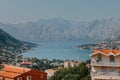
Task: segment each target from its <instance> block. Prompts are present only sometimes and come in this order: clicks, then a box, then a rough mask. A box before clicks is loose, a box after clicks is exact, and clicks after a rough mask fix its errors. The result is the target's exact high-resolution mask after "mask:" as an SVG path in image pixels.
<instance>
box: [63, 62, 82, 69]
mask: <svg viewBox="0 0 120 80" xmlns="http://www.w3.org/2000/svg"><path fill="white" fill-rule="evenodd" d="M80 63H81V62H78V61H66V62H64V68H69V67H77V66H78V65H79V64H80Z"/></svg>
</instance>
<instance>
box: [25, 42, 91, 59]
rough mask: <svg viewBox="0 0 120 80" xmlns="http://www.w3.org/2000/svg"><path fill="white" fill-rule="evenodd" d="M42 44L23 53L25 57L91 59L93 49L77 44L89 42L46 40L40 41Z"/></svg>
mask: <svg viewBox="0 0 120 80" xmlns="http://www.w3.org/2000/svg"><path fill="white" fill-rule="evenodd" d="M39 44H40V46H38V47H36V48H34V49H33V50H31V51H28V52H25V53H23V56H24V57H37V58H39V59H49V60H51V59H61V60H75V61H86V60H89V59H90V57H89V54H91V53H92V50H80V49H79V48H76V47H75V46H77V45H81V44H87V43H84V42H46V43H39Z"/></svg>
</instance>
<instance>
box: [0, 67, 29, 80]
mask: <svg viewBox="0 0 120 80" xmlns="http://www.w3.org/2000/svg"><path fill="white" fill-rule="evenodd" d="M3 66H4V68H3V69H1V70H0V76H3V77H7V78H14V77H16V76H18V75H21V74H22V73H25V72H28V71H30V70H31V69H28V68H21V67H15V66H10V65H3Z"/></svg>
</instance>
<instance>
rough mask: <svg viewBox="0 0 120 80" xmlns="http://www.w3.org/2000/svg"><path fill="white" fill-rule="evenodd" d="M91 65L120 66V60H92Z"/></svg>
mask: <svg viewBox="0 0 120 80" xmlns="http://www.w3.org/2000/svg"><path fill="white" fill-rule="evenodd" d="M91 66H116V67H120V62H93V61H92V62H91Z"/></svg>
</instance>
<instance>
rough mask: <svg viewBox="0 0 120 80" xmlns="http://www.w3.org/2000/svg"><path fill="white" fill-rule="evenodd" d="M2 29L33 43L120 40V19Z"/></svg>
mask: <svg viewBox="0 0 120 80" xmlns="http://www.w3.org/2000/svg"><path fill="white" fill-rule="evenodd" d="M0 28H1V29H3V30H5V31H6V32H8V33H10V34H11V35H12V36H14V37H15V38H17V39H20V40H25V41H31V42H48V41H81V40H82V41H84V40H86V41H87V40H89V41H95V42H99V41H103V40H116V39H119V38H120V19H117V18H110V19H96V20H92V21H81V22H74V21H70V20H65V19H60V18H53V19H46V20H45V19H40V20H38V21H35V22H28V23H20V24H3V23H0Z"/></svg>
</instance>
